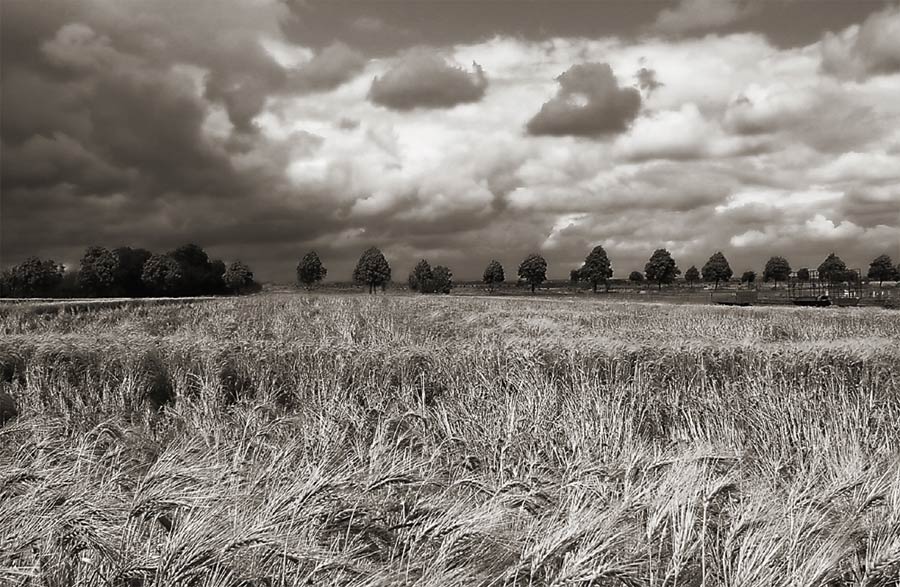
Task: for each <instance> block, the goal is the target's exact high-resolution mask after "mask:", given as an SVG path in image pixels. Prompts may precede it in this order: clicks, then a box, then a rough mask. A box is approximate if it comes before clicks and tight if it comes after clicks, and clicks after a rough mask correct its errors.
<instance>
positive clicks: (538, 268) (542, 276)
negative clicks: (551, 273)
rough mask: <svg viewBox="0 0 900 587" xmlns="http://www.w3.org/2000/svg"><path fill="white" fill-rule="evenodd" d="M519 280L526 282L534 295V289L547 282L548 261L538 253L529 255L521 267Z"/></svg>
mask: <svg viewBox="0 0 900 587" xmlns="http://www.w3.org/2000/svg"><path fill="white" fill-rule="evenodd" d="M519 279H523V280H525V283H527V284H528V285H529V286H531V293H534V288H535V287H537V286H539V285H540V284H542V283H544V281H546V280H547V261H546V260H545V259H544V258H543V257H541V256H540V255H538V254H536V253H533V254H531V255H528V256H527V257H525V260H524V261H522V263H521V264H520V265H519Z"/></svg>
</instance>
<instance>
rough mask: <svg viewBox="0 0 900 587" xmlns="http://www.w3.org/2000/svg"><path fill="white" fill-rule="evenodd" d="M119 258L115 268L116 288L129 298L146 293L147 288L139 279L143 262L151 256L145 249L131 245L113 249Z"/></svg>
mask: <svg viewBox="0 0 900 587" xmlns="http://www.w3.org/2000/svg"><path fill="white" fill-rule="evenodd" d="M113 254H114V255H115V256H116V258H117V259H118V260H119V267H118V269H117V270H116V289H117V290H118V292H119V293H121V294H122V295H125V296H128V297H130V298H135V297H140V296H143V295H146V293H147V288H146V287H145V286H144V282H143V281H141V272H142V271H143V270H144V263H146V262H147V259H149V258H150V257H151V256H152V253H151V252H150V251H148V250H146V249H132V248H131V247H119V248H118V249H115V250H114V251H113Z"/></svg>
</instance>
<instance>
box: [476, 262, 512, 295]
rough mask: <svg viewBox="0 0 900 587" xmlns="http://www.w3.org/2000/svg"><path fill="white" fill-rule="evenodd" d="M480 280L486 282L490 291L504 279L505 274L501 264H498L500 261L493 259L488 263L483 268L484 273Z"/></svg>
mask: <svg viewBox="0 0 900 587" xmlns="http://www.w3.org/2000/svg"><path fill="white" fill-rule="evenodd" d="M481 281H483V282H484V283H486V284H487V286H488V288H490V290H491V291H492V292H493V291H494V287H495V286H497V285H498V284H501V283H503V282H504V281H506V276H505V275H504V274H503V265H501V264H500V261H497V260H496V259H494V260H492V261H491V262H490V263H488V266H487V267H486V268H485V270H484V275H482V277H481Z"/></svg>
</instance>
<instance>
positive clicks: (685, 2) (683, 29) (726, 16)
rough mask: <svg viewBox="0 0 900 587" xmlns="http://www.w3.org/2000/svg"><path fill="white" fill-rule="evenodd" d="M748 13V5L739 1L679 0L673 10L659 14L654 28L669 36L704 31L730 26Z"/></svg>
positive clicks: (666, 10)
mask: <svg viewBox="0 0 900 587" xmlns="http://www.w3.org/2000/svg"><path fill="white" fill-rule="evenodd" d="M748 13H749V5H745V4H744V3H742V2H741V1H740V0H680V2H679V3H678V6H676V7H675V8H666V9H664V10H662V11H661V12H660V13H659V15H658V16H657V17H656V23H655V24H654V28H655V29H656V30H657V31H659V32H661V33H665V34H671V35H680V34H684V33H688V32H696V31H706V30H710V29H714V28H717V27H721V26H724V25H728V24H731V23H733V22H735V21H737V20H739V19H741V18H743V17H744V16H746V15H747V14H748Z"/></svg>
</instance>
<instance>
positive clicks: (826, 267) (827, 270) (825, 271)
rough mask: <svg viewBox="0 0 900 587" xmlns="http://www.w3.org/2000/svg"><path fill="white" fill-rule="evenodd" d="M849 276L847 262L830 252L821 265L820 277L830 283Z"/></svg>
mask: <svg viewBox="0 0 900 587" xmlns="http://www.w3.org/2000/svg"><path fill="white" fill-rule="evenodd" d="M846 276H847V264H846V263H844V261H843V260H841V258H840V257H838V256H837V255H835V254H834V253H831V254H829V255H828V256H827V257H826V258H825V260H824V261H822V264H821V265H819V279H823V280H825V281H827V282H829V283H834V282H836V281H842V280H844V279H845V278H846Z"/></svg>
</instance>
